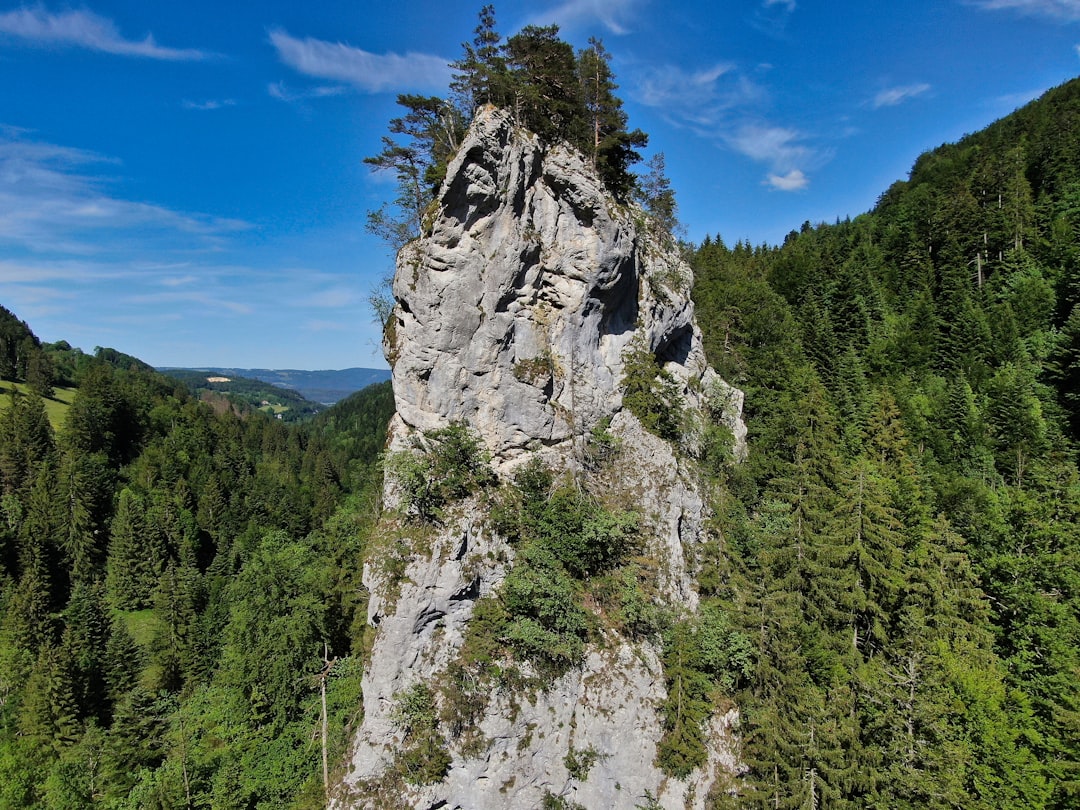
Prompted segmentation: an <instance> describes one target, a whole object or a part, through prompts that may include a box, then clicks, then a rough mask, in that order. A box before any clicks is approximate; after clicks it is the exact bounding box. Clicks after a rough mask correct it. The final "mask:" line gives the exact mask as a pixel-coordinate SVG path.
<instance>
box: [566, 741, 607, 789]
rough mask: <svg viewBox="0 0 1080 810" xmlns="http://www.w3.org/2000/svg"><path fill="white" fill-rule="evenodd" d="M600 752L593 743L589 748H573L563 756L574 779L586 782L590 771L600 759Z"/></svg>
mask: <svg viewBox="0 0 1080 810" xmlns="http://www.w3.org/2000/svg"><path fill="white" fill-rule="evenodd" d="M600 758H601V757H600V752H599V751H597V750H596V749H595V748H593V747H592V746H591V745H590V746H589V747H588V748H571V749H570V750H569V751H567V752H566V756H565V757H563V765H565V766H566V770H567V772H569V774H570V777H571V778H572V779H577V780H578V781H579V782H584V781H585V780H586V779H588V778H589V771H591V770H592V766H593V765H595V764H596V762H597V760H599V759H600Z"/></svg>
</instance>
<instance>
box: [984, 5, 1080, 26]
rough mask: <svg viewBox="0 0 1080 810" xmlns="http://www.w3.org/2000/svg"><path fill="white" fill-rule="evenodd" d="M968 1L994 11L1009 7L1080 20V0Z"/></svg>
mask: <svg viewBox="0 0 1080 810" xmlns="http://www.w3.org/2000/svg"><path fill="white" fill-rule="evenodd" d="M968 2H969V3H970V4H971V5H973V6H977V7H979V8H984V9H989V10H992V11H996V10H1000V9H1007V10H1012V11H1018V12H1020V13H1021V14H1032V15H1036V16H1040V17H1051V18H1053V19H1057V20H1063V21H1065V22H1076V21H1078V20H1080V0H968Z"/></svg>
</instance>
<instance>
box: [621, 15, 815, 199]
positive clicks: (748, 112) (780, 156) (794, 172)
mask: <svg viewBox="0 0 1080 810" xmlns="http://www.w3.org/2000/svg"><path fill="white" fill-rule="evenodd" d="M776 4H780V5H784V3H783V2H782V0H776V2H774V5H776ZM632 92H633V94H634V99H635V101H638V102H639V103H641V104H645V105H648V106H650V107H655V108H656V109H658V110H660V111H661V114H663V115H664V116H665V117H666V118H667V119H668V120H669V121H670V122H671V123H673V124H675V125H677V126H684V127H686V128H688V129H690V130H691V131H692V132H694V133H695V134H696V135H698V136H700V137H702V138H706V139H708V140H711V141H714V142H715V143H717V144H718V145H720V146H722V147H726V148H728V149H731V150H733V151H735V152H738V153H739V154H741V155H744V156H746V157H748V158H750V159H751V160H753V161H755V162H757V163H763V164H765V165H766V166H767V167H768V170H769V171H768V174H767V175H766V179H765V182H766V183H767V184H768V185H770V186H771V187H773V188H775V189H777V190H780V191H798V190H800V189H803V188H806V186H807V185H809V183H810V179H809V177H808V176H807V174H806V172H807V171H808V170H809V169H811V168H814V167H817V166H820V165H821V164H822V163H824V162H825V161H827V160H828V159H829V157H830V155H829V154H828V153H826V152H823V151H821V150H819V149H814V148H812V147H810V146H807V145H806V144H805V138H804V136H803V135H802V134H801V133H799V132H797V131H796V130H793V129H789V128H785V127H779V126H773V125H770V124H766V123H761V122H760V120H759V116H757V115H756V114H755V113H754V109H755V108H757V107H760V106H761V101H762V99H763V98H765V95H766V94H765V91H764V89H762V88H761V87H760V86H758V85H757V84H756V83H755V82H754V81H752V80H751V79H749V78H748V77H747V76H745V75H744V74H743V73H742V72H741V71H740V70H739V69H738V68H737V67H736V66H735V65H732V64H729V63H718V64H716V65H713V66H712V67H709V68H704V69H701V70H697V71H692V72H690V71H686V70H683V69H682V68H679V67H675V66H673V65H661V66H656V67H651V68H648V69H645V70H639V71H638V72H637V76H636V78H635V82H634V89H633V91H632Z"/></svg>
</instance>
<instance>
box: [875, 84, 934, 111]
mask: <svg viewBox="0 0 1080 810" xmlns="http://www.w3.org/2000/svg"><path fill="white" fill-rule="evenodd" d="M929 89H930V85H928V84H925V83H921V84H906V85H903V86H901V87H889V88H886V89H885V90H882V91H881V92H880V93H878V94H877V95H876V96H874V100H873V101H872V102H871V103H870V104H871V106H872V107H873V108H874V109H875V110H878V109H881V108H882V107H895V106H896V105H897V104H901V103H903V102H905V101H908V100H909V99H913V98H915V97H916V96H921V95H922V94H923V93H925V92H926V91H927V90H929Z"/></svg>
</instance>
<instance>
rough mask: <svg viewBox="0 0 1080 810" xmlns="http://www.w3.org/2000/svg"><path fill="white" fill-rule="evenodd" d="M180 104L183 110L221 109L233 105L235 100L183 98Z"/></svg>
mask: <svg viewBox="0 0 1080 810" xmlns="http://www.w3.org/2000/svg"><path fill="white" fill-rule="evenodd" d="M182 106H183V108H184V109H185V110H202V111H209V110H221V109H224V108H225V107H235V106H236V101H235V100H234V99H231V98H223V99H220V100H218V99H209V100H207V101H188V100H187V99H184V101H183V102H182Z"/></svg>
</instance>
